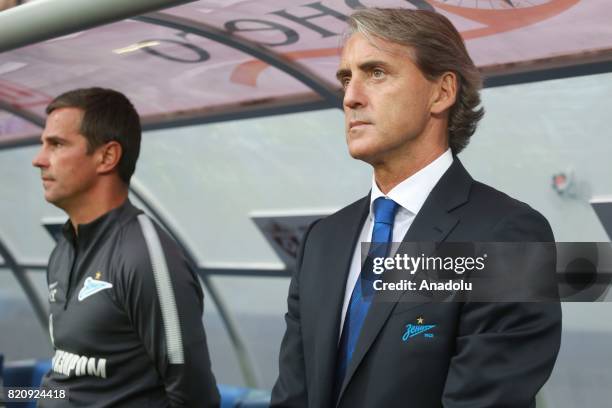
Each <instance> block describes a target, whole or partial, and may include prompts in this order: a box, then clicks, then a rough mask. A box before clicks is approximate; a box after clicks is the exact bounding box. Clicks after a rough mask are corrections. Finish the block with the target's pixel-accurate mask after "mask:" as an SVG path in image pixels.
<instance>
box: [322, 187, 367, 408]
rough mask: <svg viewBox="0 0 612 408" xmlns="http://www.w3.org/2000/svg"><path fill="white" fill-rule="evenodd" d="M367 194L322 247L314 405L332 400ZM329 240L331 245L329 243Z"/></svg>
mask: <svg viewBox="0 0 612 408" xmlns="http://www.w3.org/2000/svg"><path fill="white" fill-rule="evenodd" d="M369 205H370V196H369V195H368V196H366V197H364V198H363V199H361V200H359V201H357V202H356V203H355V204H353V205H352V206H351V207H349V208H347V209H346V211H345V212H344V213H343V214H342V215H341V217H342V218H340V219H339V220H338V221H337V227H335V228H334V230H333V231H330V234H332V236H331V237H330V239H329V241H327V242H326V244H325V245H328V247H327V248H322V251H321V253H323V254H328V256H326V260H328V261H327V266H326V269H325V271H324V273H325V277H324V279H323V280H322V281H325V282H326V285H325V286H322V287H321V292H320V294H319V295H318V296H317V302H318V303H319V304H318V307H317V308H318V310H320V313H319V316H318V323H317V325H316V327H317V333H316V335H315V353H316V357H315V358H316V360H317V364H316V365H315V367H316V368H315V370H316V373H315V376H314V377H315V378H316V379H317V381H318V383H319V384H320V386H321V389H320V394H319V395H320V401H319V403H317V402H316V401H314V403H315V406H320V407H324V406H327V403H325V402H327V401H331V400H333V397H332V395H333V386H334V383H335V373H336V356H337V354H338V338H339V336H340V316H341V313H342V306H343V303H344V293H345V290H346V281H347V278H348V273H349V268H350V265H351V260H352V256H353V252H354V250H355V247H356V245H357V240H358V239H359V235H360V232H361V228H362V225H363V222H364V220H365V218H366V216H367V215H368V212H369ZM330 242H331V245H329V243H330Z"/></svg>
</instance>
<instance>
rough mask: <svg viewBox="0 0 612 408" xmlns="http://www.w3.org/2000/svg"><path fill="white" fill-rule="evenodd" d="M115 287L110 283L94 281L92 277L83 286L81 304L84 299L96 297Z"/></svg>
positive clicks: (80, 295)
mask: <svg viewBox="0 0 612 408" xmlns="http://www.w3.org/2000/svg"><path fill="white" fill-rule="evenodd" d="M112 287H113V284H112V283H110V282H104V281H101V280H95V279H92V278H91V276H90V277H88V278H87V279H85V283H84V284H83V288H82V289H81V290H80V291H79V296H78V299H79V302H82V301H83V299H85V298H88V297H89V296H91V295H94V294H96V293H98V292H100V291H102V290H105V289H110V288H112Z"/></svg>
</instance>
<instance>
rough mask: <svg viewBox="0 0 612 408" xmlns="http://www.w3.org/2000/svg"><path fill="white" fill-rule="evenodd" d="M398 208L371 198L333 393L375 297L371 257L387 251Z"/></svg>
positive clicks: (339, 352) (341, 379)
mask: <svg viewBox="0 0 612 408" xmlns="http://www.w3.org/2000/svg"><path fill="white" fill-rule="evenodd" d="M398 208H399V206H398V204H397V203H396V202H395V201H393V200H391V199H387V198H385V197H379V198H377V199H376V200H375V201H374V228H373V230H372V243H371V245H370V249H369V251H368V256H367V257H366V260H365V262H364V263H363V267H362V269H361V274H360V275H359V279H357V282H356V283H355V287H354V288H353V293H352V294H351V300H350V302H349V305H348V308H347V309H346V316H345V318H344V327H343V328H342V335H341V336H340V344H339V346H338V363H337V369H336V397H337V396H338V392H339V391H340V388H341V387H342V382H343V381H344V376H345V375H346V369H347V367H348V365H349V362H350V361H351V357H352V356H353V351H355V346H356V345H357V339H358V338H359V333H361V328H362V326H363V322H364V321H365V318H366V315H367V314H368V310H369V309H370V305H371V304H372V298H373V297H374V288H373V286H372V285H373V282H374V278H375V275H374V271H373V259H374V258H377V257H385V256H387V255H388V254H389V249H390V246H391V245H390V244H391V242H392V241H393V219H394V218H395V213H396V212H397V209H398Z"/></svg>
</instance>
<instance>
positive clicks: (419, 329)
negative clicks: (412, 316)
mask: <svg viewBox="0 0 612 408" xmlns="http://www.w3.org/2000/svg"><path fill="white" fill-rule="evenodd" d="M423 322H424V319H423V318H422V317H419V318H418V319H417V324H407V325H406V332H405V333H404V335H403V336H402V340H403V341H408V339H409V338H411V337H415V336H418V335H420V334H422V335H423V337H427V338H432V337H433V336H434V335H433V333H427V332H428V331H430V330H432V329H433V328H435V327H436V326H437V325H435V324H423Z"/></svg>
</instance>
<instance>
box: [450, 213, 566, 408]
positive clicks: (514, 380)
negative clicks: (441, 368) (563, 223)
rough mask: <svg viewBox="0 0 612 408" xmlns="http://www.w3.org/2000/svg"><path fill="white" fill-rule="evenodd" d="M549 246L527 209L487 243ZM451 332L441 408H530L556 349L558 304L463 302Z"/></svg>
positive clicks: (541, 222)
mask: <svg viewBox="0 0 612 408" xmlns="http://www.w3.org/2000/svg"><path fill="white" fill-rule="evenodd" d="M553 241H554V237H553V234H552V231H551V229H550V226H549V224H548V222H547V221H546V219H545V218H544V217H543V216H542V215H540V214H539V213H537V212H536V211H534V210H532V209H530V208H528V207H527V208H521V209H519V210H518V211H515V212H513V213H511V214H510V215H509V216H507V217H506V218H504V219H503V220H502V221H501V222H500V223H498V224H497V225H496V226H495V228H494V230H493V234H492V239H491V242H553ZM550 265H554V262H553V263H552V264H550ZM533 272H537V273H542V274H548V275H547V276H552V278H554V274H555V271H554V270H540V271H533ZM551 274H552V275H551ZM539 281H542V280H541V279H540V280H539ZM544 281H546V282H554V279H549V280H546V279H544ZM554 290H555V291H556V285H555V287H554ZM457 330H458V335H457V340H456V351H455V355H454V356H453V358H452V359H451V364H450V367H449V371H448V376H447V380H446V384H445V388H444V392H443V397H442V404H443V406H444V407H445V408H464V407H466V408H467V407H470V408H472V407H496V408H528V407H535V396H536V394H537V392H538V391H539V390H540V388H541V387H542V386H543V385H544V383H545V382H546V380H547V379H548V378H549V376H550V374H551V372H552V369H553V366H554V363H555V360H556V358H557V354H558V352H559V347H560V343H561V306H560V304H559V302H558V301H555V300H552V301H548V302H530V303H528V302H525V303H512V302H487V303H485V302H466V303H465V304H463V306H462V312H461V315H460V321H459V323H458V329H457Z"/></svg>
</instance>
